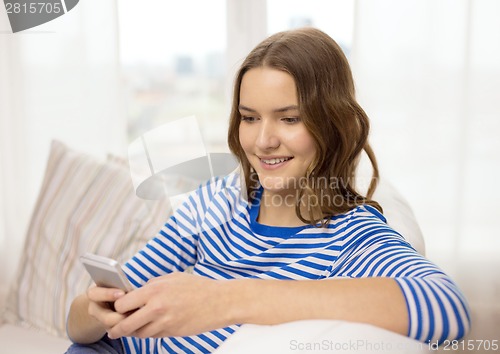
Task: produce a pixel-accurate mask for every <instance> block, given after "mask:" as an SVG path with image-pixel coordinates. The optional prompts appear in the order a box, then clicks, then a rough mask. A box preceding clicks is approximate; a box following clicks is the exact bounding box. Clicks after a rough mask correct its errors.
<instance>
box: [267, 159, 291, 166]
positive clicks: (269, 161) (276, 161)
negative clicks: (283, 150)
mask: <svg viewBox="0 0 500 354" xmlns="http://www.w3.org/2000/svg"><path fill="white" fill-rule="evenodd" d="M292 158H293V157H280V158H277V159H260V161H261V162H263V163H265V164H266V165H276V164H279V163H282V162H285V161H288V160H291V159H292Z"/></svg>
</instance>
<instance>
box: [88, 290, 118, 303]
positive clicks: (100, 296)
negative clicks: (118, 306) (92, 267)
mask: <svg viewBox="0 0 500 354" xmlns="http://www.w3.org/2000/svg"><path fill="white" fill-rule="evenodd" d="M123 295H125V292H124V291H123V290H121V289H114V288H103V287H99V286H93V287H90V288H89V289H88V290H87V297H88V298H89V300H91V301H95V302H114V301H116V300H117V299H119V298H120V297H122V296H123Z"/></svg>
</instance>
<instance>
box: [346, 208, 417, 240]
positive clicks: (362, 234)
mask: <svg viewBox="0 0 500 354" xmlns="http://www.w3.org/2000/svg"><path fill="white" fill-rule="evenodd" d="M344 220H345V222H344V225H343V226H344V228H343V229H344V239H345V241H346V243H349V244H360V243H364V244H366V243H368V244H372V243H394V242H395V243H404V244H407V242H406V241H405V240H404V238H403V236H401V235H400V234H399V233H398V232H397V231H396V230H394V229H393V228H392V227H391V226H389V225H388V224H387V219H386V218H385V216H384V215H383V214H382V213H381V212H379V211H378V210H377V209H375V208H374V207H372V206H370V205H360V206H358V207H356V208H354V209H352V210H350V211H349V212H347V213H346V214H345V219H344Z"/></svg>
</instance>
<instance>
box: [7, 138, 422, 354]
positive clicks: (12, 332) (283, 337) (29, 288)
mask: <svg viewBox="0 0 500 354" xmlns="http://www.w3.org/2000/svg"><path fill="white" fill-rule="evenodd" d="M375 199H376V200H378V201H379V202H380V203H381V204H382V206H383V207H384V209H385V215H386V217H387V219H388V222H389V224H390V225H392V226H393V227H394V228H395V229H396V230H398V231H399V232H400V233H401V234H403V235H404V236H405V238H407V239H408V241H409V242H410V243H411V244H412V245H413V246H414V247H415V248H416V249H417V250H418V251H419V252H421V253H424V251H425V249H424V243H423V238H422V235H421V232H420V229H419V227H418V224H417V223H416V221H415V218H414V216H413V214H412V212H411V209H410V208H409V206H408V204H407V203H406V201H405V200H404V199H403V198H402V197H401V196H400V195H399V194H398V193H397V191H396V190H395V189H394V188H392V187H391V186H390V185H389V184H387V183H385V182H384V183H382V184H381V185H380V186H379V188H378V192H377V196H376V198H375ZM170 212H171V208H170V206H169V204H168V202H165V201H154V202H152V201H149V202H145V201H143V200H140V199H139V198H137V197H136V196H135V193H134V191H133V188H132V185H131V182H130V176H129V171H128V168H127V166H126V164H125V162H124V161H122V160H121V159H119V158H115V157H112V156H110V157H109V158H108V159H107V160H106V161H98V160H96V159H94V158H93V157H91V156H87V155H85V154H82V153H79V152H77V151H73V150H71V149H69V148H67V147H66V146H65V145H64V144H62V143H60V142H57V141H55V142H53V144H52V148H51V153H50V157H49V160H48V163H47V169H46V173H45V178H44V182H43V185H42V188H41V191H40V194H39V197H38V201H37V203H36V206H35V208H34V211H33V215H32V219H31V222H30V226H29V230H28V233H27V235H26V240H27V241H26V242H27V246H26V247H25V249H24V251H23V254H22V257H21V259H20V261H19V267H18V272H17V273H16V275H15V276H11V277H10V279H11V281H10V284H7V286H4V287H3V288H2V292H0V306H1V307H0V308H1V309H2V316H1V317H0V354H7V353H9V354H10V353H16V354H24V353H38V354H45V353H52V354H53V353H64V352H65V350H66V348H67V347H68V346H69V345H70V344H71V343H70V341H69V340H68V339H67V337H66V334H65V330H64V328H65V318H66V313H67V310H68V307H69V304H70V302H71V299H72V298H73V297H74V296H75V295H76V294H78V293H80V292H81V291H83V290H84V289H86V288H87V287H88V285H89V284H90V278H89V277H88V276H87V274H86V272H84V270H83V268H82V267H81V265H80V264H79V262H78V256H79V255H80V254H82V253H84V252H85V251H93V252H96V253H99V254H102V255H108V256H110V257H114V258H117V259H119V260H125V259H127V258H128V257H130V256H131V255H132V254H133V253H134V252H135V251H136V250H137V249H138V248H139V247H140V246H141V245H142V244H144V243H145V242H146V241H147V239H148V238H149V237H150V236H152V235H154V233H155V232H156V230H157V228H159V227H160V225H161V223H162V222H163V221H164V220H165V218H166V217H167V216H168V214H169V213H170ZM2 278H5V275H4V276H3V277H2ZM0 280H5V279H0ZM7 291H8V297H7V299H5V296H2V294H6V293H7ZM383 348H385V351H386V352H390V351H394V352H395V353H396V352H397V353H421V352H425V351H427V348H426V347H425V345H421V344H420V343H418V342H416V341H414V340H411V339H409V338H406V337H404V336H400V335H397V334H394V333H391V332H388V331H385V330H382V329H379V328H376V327H373V326H369V325H364V324H357V323H349V322H341V321H327V320H319V321H299V322H292V323H286V324H283V325H277V326H256V325H244V326H242V327H241V329H240V330H239V331H237V332H236V333H235V334H234V335H233V336H231V337H230V338H229V339H228V340H227V341H226V342H225V343H224V344H223V345H222V346H221V347H220V348H219V349H218V350H217V353H223V354H224V353H312V352H321V353H328V352H335V353H352V352H363V353H369V352H374V353H375V352H378V353H380V352H381V350H382V352H383V351H384V349H383ZM388 348H389V349H390V350H388Z"/></svg>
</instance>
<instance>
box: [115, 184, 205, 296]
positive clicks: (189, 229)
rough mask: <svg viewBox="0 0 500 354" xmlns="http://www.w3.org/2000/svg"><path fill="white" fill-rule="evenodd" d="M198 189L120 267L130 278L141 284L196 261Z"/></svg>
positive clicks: (182, 269) (186, 266)
mask: <svg viewBox="0 0 500 354" xmlns="http://www.w3.org/2000/svg"><path fill="white" fill-rule="evenodd" d="M198 199H199V191H196V192H193V193H191V195H190V196H189V197H188V199H187V200H186V201H185V202H184V203H183V204H182V205H181V206H180V207H179V208H178V209H176V211H175V212H174V213H173V214H172V216H171V217H170V218H169V219H168V221H167V222H166V223H165V225H164V226H163V227H162V228H161V229H160V231H158V233H157V235H156V236H155V237H154V238H152V239H151V240H150V241H149V242H148V243H147V244H146V245H145V246H144V247H143V248H142V249H141V250H140V251H139V252H137V253H136V254H135V255H134V256H133V257H132V258H131V259H130V260H129V261H128V262H127V263H125V265H124V267H123V269H124V271H125V273H126V275H127V277H128V278H129V280H130V282H131V283H132V284H133V285H134V286H135V287H140V286H142V285H143V284H145V283H146V282H147V281H148V280H149V279H151V278H154V277H158V276H161V275H165V274H169V273H171V272H175V271H184V270H185V269H187V268H188V267H190V266H193V265H194V264H195V262H196V254H197V251H196V250H197V244H198V234H199V232H198V231H199V225H198V222H197V220H198V219H199V217H198V212H199V210H198V209H197V208H196V205H198V204H200V203H199V200H198Z"/></svg>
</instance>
